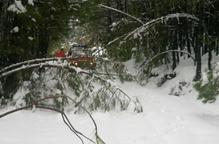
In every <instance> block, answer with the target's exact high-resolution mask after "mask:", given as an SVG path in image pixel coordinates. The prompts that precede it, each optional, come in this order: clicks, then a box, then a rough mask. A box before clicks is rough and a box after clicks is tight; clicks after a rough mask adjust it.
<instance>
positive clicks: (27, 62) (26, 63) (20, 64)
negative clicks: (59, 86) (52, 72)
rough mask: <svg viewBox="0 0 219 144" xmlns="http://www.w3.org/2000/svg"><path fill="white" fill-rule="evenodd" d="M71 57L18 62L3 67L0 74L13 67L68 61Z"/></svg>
mask: <svg viewBox="0 0 219 144" xmlns="http://www.w3.org/2000/svg"><path fill="white" fill-rule="evenodd" d="M70 58H71V57H64V58H57V57H52V58H40V59H32V60H26V61H23V62H19V63H16V64H12V65H9V66H7V67H4V68H3V69H1V70H0V73H3V72H5V71H8V70H10V69H14V68H15V67H19V66H22V65H29V64H33V63H41V62H47V61H63V60H68V59H70Z"/></svg>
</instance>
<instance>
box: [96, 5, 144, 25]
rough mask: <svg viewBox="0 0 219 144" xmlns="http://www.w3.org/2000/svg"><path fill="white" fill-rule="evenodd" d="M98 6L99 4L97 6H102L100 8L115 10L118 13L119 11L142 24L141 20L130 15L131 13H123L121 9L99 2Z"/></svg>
mask: <svg viewBox="0 0 219 144" xmlns="http://www.w3.org/2000/svg"><path fill="white" fill-rule="evenodd" d="M98 6H99V7H102V8H106V9H109V10H113V11H116V12H118V13H121V14H123V15H126V16H128V17H130V18H132V19H134V20H136V21H137V22H139V23H140V24H142V25H143V24H144V22H142V21H141V20H140V19H138V18H136V17H134V16H132V15H130V14H128V13H125V12H123V11H121V10H118V9H115V8H112V7H109V6H106V5H103V4H99V5H98Z"/></svg>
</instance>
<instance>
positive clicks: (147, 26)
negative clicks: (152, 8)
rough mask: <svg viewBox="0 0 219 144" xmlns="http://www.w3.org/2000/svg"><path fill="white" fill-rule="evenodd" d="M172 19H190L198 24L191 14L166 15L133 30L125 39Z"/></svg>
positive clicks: (197, 20)
mask: <svg viewBox="0 0 219 144" xmlns="http://www.w3.org/2000/svg"><path fill="white" fill-rule="evenodd" d="M173 18H176V19H178V20H179V18H187V19H191V20H193V21H195V22H197V23H198V22H199V19H198V18H197V17H196V16H194V15H191V14H188V13H175V14H168V15H166V16H162V17H159V18H156V19H153V20H151V21H149V22H147V23H145V24H143V25H142V26H140V27H138V28H136V29H135V30H133V31H132V32H130V33H129V34H128V35H127V36H126V37H125V39H127V38H128V37H130V36H131V35H133V34H136V33H141V32H144V31H146V30H148V29H149V28H150V27H152V26H154V25H156V24H158V23H162V22H165V23H166V22H167V21H168V20H169V19H173Z"/></svg>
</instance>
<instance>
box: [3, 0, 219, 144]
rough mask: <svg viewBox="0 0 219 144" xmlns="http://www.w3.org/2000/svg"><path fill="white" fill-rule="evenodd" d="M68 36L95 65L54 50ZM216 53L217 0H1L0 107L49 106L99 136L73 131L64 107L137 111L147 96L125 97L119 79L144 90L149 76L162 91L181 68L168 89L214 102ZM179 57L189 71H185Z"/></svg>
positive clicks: (218, 80) (66, 44) (68, 43)
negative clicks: (74, 60)
mask: <svg viewBox="0 0 219 144" xmlns="http://www.w3.org/2000/svg"><path fill="white" fill-rule="evenodd" d="M73 43H74V44H79V45H86V46H87V47H89V49H90V50H92V52H93V53H92V54H93V56H94V57H95V62H93V61H92V64H93V63H95V68H93V69H92V70H87V69H86V68H85V69H83V68H82V67H77V66H76V67H75V66H72V65H70V64H69V63H67V62H68V60H69V57H64V58H57V57H55V53H56V51H57V50H60V49H61V48H62V49H64V51H65V52H66V53H67V52H68V51H69V49H70V48H71V47H72V44H73ZM218 55H219V1H218V0H0V109H1V108H5V107H7V106H8V105H10V106H11V105H15V106H16V107H20V109H19V110H23V109H32V108H33V107H34V106H36V107H37V108H40V109H47V110H51V109H52V110H53V111H56V112H59V113H61V115H62V118H63V121H64V122H65V124H66V123H67V124H66V125H67V126H68V127H69V128H70V129H71V130H72V131H73V132H74V133H76V135H77V134H78V135H80V136H79V139H81V138H80V137H84V138H85V139H87V140H88V141H90V142H91V143H97V144H103V143H104V142H103V141H104V140H103V139H102V137H100V135H99V133H97V128H96V129H95V132H96V133H95V138H96V141H95V142H94V140H91V139H89V138H87V137H86V136H83V134H81V133H78V131H76V130H74V128H73V127H72V126H71V123H70V122H69V121H68V118H67V116H66V114H65V113H64V111H65V110H66V109H71V110H72V109H74V110H73V111H74V112H75V113H81V112H82V111H83V112H85V113H88V115H89V116H91V114H90V112H93V111H98V110H102V111H104V112H105V111H111V110H115V109H116V108H117V105H119V109H120V110H121V111H123V110H128V109H129V108H130V107H129V106H130V105H132V107H131V109H132V110H133V111H135V112H136V113H142V112H143V109H144V106H145V105H146V104H145V102H142V101H141V99H143V100H145V99H146V98H142V97H141V96H140V98H139V97H134V96H132V92H130V91H129V86H127V87H126V86H125V85H126V82H130V83H132V82H136V85H138V86H139V87H143V88H145V89H147V86H148V85H152V84H151V82H154V83H156V88H157V89H159V90H162V88H163V87H162V86H163V85H164V88H165V84H166V85H170V84H169V83H168V82H171V81H172V80H173V79H175V80H178V79H179V77H180V78H181V76H182V75H181V73H182V72H185V73H188V74H187V75H188V76H187V77H189V78H190V79H191V80H188V81H180V82H178V81H177V84H178V85H179V87H177V88H178V89H179V91H178V89H177V88H176V87H174V88H169V89H171V90H170V92H169V93H168V95H174V96H181V95H184V94H182V93H183V91H186V90H184V89H186V88H187V89H188V88H190V86H191V87H192V88H191V89H192V90H194V91H197V92H198V94H197V98H198V99H200V100H201V101H202V102H204V103H214V102H215V101H216V98H217V96H218V95H219V88H218V87H219V75H218V73H219V70H218V68H217V65H218ZM130 62H133V63H132V65H131V66H132V69H131V70H132V71H135V72H134V73H133V72H131V71H129V67H130ZM182 63H183V64H184V63H186V66H188V67H189V68H190V69H193V68H194V69H195V70H190V69H189V70H187V71H186V70H185V71H184V69H181V68H182V66H181V64H182ZM205 64H206V66H205ZM180 66H181V67H180ZM186 66H185V67H186ZM133 69H134V70H133ZM185 75H186V74H185ZM187 77H186V78H187ZM183 78H184V77H182V78H181V79H183ZM186 78H185V79H186ZM117 80H118V81H119V82H118V81H117ZM156 80H157V81H156ZM120 83H121V84H120ZM117 85H121V87H118V86H117ZM136 85H134V87H135V86H136ZM123 87H125V88H124V89H122V88H123ZM130 87H131V86H130ZM148 89H149V88H148ZM176 89H177V92H176ZM125 90H127V91H128V92H126V91H125ZM141 90H142V89H141V88H139V93H138V92H137V94H139V95H141V94H140V93H141ZM192 90H191V91H192ZM136 91H137V90H136ZM143 92H144V93H147V92H146V91H145V90H142V93H143ZM151 94H153V93H152V92H151ZM160 95H161V94H160ZM185 95H187V94H185ZM188 95H189V94H188ZM151 99H153V98H151ZM161 99H162V98H161ZM159 100H160V99H159ZM159 100H158V101H159ZM164 101H165V100H164ZM167 103H168V102H167ZM72 105H73V106H72ZM72 107H73V108H72ZM150 108H151V107H150ZM151 109H152V108H151ZM15 111H16V110H15ZM9 113H10V112H9ZM12 113H13V112H12ZM5 115H8V114H7V113H5ZM3 116H4V115H0V118H1V117H3ZM91 119H92V120H93V118H92V116H91ZM0 120H1V119H0ZM94 125H95V126H96V123H95V121H94ZM164 133H165V132H164ZM0 139H1V138H0ZM144 142H145V141H144ZM214 142H215V141H214ZM81 143H84V142H83V141H82V142H81ZM139 143H140V142H139ZM168 144H169V143H168ZM171 144H172V143H171Z"/></svg>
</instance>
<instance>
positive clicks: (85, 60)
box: [68, 45, 96, 69]
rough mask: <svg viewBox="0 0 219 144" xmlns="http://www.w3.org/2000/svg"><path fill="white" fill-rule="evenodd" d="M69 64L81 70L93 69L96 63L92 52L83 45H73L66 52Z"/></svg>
mask: <svg viewBox="0 0 219 144" xmlns="http://www.w3.org/2000/svg"><path fill="white" fill-rule="evenodd" d="M68 56H69V57H70V59H69V62H70V63H71V64H72V65H74V66H76V67H81V68H88V69H95V67H96V61H95V57H93V56H92V52H91V51H90V50H89V49H88V48H86V46H85V45H73V46H72V47H71V48H70V49H69V52H68Z"/></svg>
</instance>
